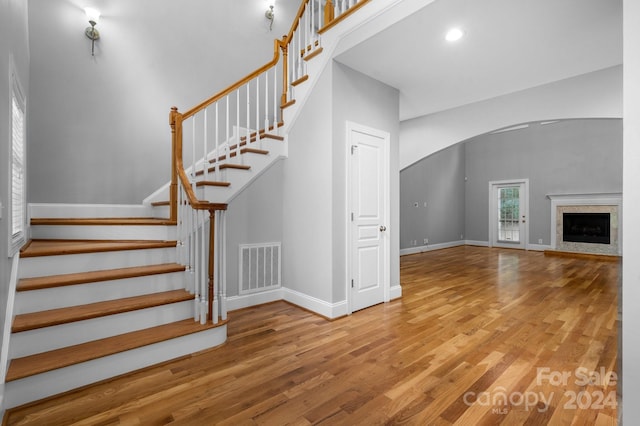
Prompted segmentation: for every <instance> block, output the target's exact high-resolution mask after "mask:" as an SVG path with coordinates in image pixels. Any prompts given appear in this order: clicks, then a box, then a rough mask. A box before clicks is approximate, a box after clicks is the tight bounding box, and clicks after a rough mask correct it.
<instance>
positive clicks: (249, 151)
mask: <svg viewBox="0 0 640 426" xmlns="http://www.w3.org/2000/svg"><path fill="white" fill-rule="evenodd" d="M243 145H246V143H244V144H241V145H240V146H243ZM236 148H237V145H234V146H233V148H232V149H236ZM240 154H241V155H242V154H259V155H269V151H267V150H265V149H257V148H246V147H245V148H242V149H241V150H240ZM237 156H238V152H237V151H231V153H230V154H229V158H234V157H237ZM226 159H227V156H226V155H221V156H220V157H218V158H212V159H211V160H209V163H216V162H218V161H224V160H226ZM209 171H210V172H211V171H215V168H214V167H211V168H210V169H209ZM197 174H202V171H198V172H196V175H197Z"/></svg>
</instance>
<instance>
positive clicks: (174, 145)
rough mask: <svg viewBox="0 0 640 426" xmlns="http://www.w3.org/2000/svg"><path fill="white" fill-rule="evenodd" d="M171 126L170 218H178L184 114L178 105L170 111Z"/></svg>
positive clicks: (174, 219)
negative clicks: (179, 173)
mask: <svg viewBox="0 0 640 426" xmlns="http://www.w3.org/2000/svg"><path fill="white" fill-rule="evenodd" d="M169 126H171V185H170V187H169V204H170V208H169V211H170V213H169V219H170V220H171V221H176V220H178V158H179V157H178V156H179V155H180V158H181V154H182V114H180V113H179V112H178V107H171V112H170V113H169Z"/></svg>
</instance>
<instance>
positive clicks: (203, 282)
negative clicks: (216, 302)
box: [199, 210, 208, 324]
mask: <svg viewBox="0 0 640 426" xmlns="http://www.w3.org/2000/svg"><path fill="white" fill-rule="evenodd" d="M199 212H200V216H201V223H200V230H201V233H200V243H201V249H200V259H201V260H200V286H201V287H200V301H201V305H200V309H201V310H200V324H206V323H207V269H208V268H207V266H208V265H207V246H206V241H207V236H206V229H205V211H204V210H200V211H199Z"/></svg>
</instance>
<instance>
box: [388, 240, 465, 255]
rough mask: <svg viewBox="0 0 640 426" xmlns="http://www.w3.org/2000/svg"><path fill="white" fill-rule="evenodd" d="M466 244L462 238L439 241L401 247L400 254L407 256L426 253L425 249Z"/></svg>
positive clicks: (438, 248) (430, 249)
mask: <svg viewBox="0 0 640 426" xmlns="http://www.w3.org/2000/svg"><path fill="white" fill-rule="evenodd" d="M464 244H465V241H462V240H460V241H449V242H446V243H439V244H429V245H426V246H418V247H410V248H405V249H400V256H405V255H408V254H416V253H424V252H425V251H432V250H441V249H445V248H450V247H458V246H463V245H464Z"/></svg>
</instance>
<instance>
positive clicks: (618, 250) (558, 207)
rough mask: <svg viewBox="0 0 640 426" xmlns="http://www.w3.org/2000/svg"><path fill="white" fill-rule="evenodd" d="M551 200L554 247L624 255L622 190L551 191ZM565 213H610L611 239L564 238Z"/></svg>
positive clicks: (568, 250)
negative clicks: (604, 241)
mask: <svg viewBox="0 0 640 426" xmlns="http://www.w3.org/2000/svg"><path fill="white" fill-rule="evenodd" d="M547 198H549V199H550V200H551V248H552V249H553V250H557V251H567V252H575V253H592V254H606V255H614V256H621V255H622V193H592V194H548V195H547ZM563 213H610V217H611V222H610V225H611V228H610V229H611V243H610V244H591V243H576V242H565V241H563V240H562V214H563Z"/></svg>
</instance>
